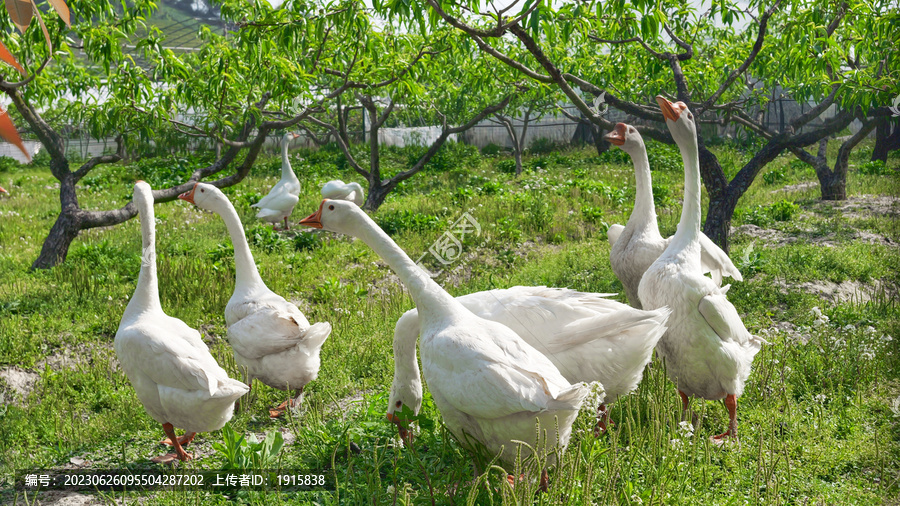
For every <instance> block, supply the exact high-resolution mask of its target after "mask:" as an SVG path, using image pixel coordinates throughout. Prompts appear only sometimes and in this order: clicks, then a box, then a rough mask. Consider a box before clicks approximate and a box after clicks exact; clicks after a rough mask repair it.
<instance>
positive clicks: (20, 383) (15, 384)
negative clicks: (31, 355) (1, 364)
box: [0, 367, 41, 399]
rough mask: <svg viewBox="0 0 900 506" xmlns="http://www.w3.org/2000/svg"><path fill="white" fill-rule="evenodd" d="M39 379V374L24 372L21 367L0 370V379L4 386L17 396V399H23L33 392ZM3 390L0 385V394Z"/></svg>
mask: <svg viewBox="0 0 900 506" xmlns="http://www.w3.org/2000/svg"><path fill="white" fill-rule="evenodd" d="M40 378H41V376H40V374H37V373H34V372H30V371H26V370H25V369H22V368H21V367H5V368H3V369H0V379H2V380H3V382H4V383H5V384H6V387H7V388H8V389H9V390H11V391H12V392H14V393H15V394H16V395H18V397H19V398H21V399H25V398H26V397H28V394H30V393H31V391H32V390H34V384H35V383H37V380H39V379H40ZM2 390H4V388H3V386H2V385H0V392H2Z"/></svg>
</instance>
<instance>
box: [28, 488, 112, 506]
mask: <svg viewBox="0 0 900 506" xmlns="http://www.w3.org/2000/svg"><path fill="white" fill-rule="evenodd" d="M29 495H30V494H29ZM34 499H35V497H34V496H30V497H29V498H28V502H25V500H24V498H22V503H21V504H36V505H40V506H95V505H102V504H105V503H104V502H102V501H100V500H99V499H97V498H96V497H94V496H91V495H85V494H79V493H78V492H72V491H68V490H45V491H42V492H40V494H38V495H37V502H35V503H32V502H31V501H32V500H34Z"/></svg>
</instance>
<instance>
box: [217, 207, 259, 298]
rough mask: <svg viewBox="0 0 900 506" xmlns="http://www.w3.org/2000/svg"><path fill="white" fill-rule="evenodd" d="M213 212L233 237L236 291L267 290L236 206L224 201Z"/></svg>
mask: <svg viewBox="0 0 900 506" xmlns="http://www.w3.org/2000/svg"><path fill="white" fill-rule="evenodd" d="M212 210H213V211H215V213H216V214H218V215H219V216H221V217H222V221H224V222H225V228H227V229H228V235H230V236H231V244H232V245H233V246H234V277H235V283H234V284H235V287H234V288H235V291H237V290H248V289H252V288H257V287H262V288H265V287H266V284H265V282H264V281H263V280H262V277H260V275H259V269H257V268H256V262H254V261H253V253H252V252H251V251H250V245H249V244H247V236H246V235H244V227H243V226H242V225H241V219H240V217H238V213H237V211H235V210H234V206H233V205H232V204H231V202H229V201H228V199H223V200H221V201H218V202H216V205H215V207H214V208H213V209H212Z"/></svg>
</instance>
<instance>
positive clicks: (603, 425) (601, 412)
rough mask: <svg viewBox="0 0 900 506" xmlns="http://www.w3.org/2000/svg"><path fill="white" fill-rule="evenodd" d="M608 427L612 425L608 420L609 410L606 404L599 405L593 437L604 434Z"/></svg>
mask: <svg viewBox="0 0 900 506" xmlns="http://www.w3.org/2000/svg"><path fill="white" fill-rule="evenodd" d="M610 425H612V420H610V419H609V409H608V408H607V407H606V403H600V405H599V406H597V425H595V426H594V437H600V435H601V434H605V433H606V429H607V428H608V426H610Z"/></svg>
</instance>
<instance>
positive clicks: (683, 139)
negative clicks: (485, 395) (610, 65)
mask: <svg viewBox="0 0 900 506" xmlns="http://www.w3.org/2000/svg"><path fill="white" fill-rule="evenodd" d="M656 101H657V102H658V103H659V106H660V108H661V109H662V112H663V116H665V119H666V126H667V127H669V131H670V132H671V133H672V137H673V138H674V139H675V142H676V143H678V147H679V148H680V149H681V156H682V158H683V159H684V179H685V181H684V207H683V209H682V212H681V221H680V222H679V223H678V231H677V232H675V235H674V236H673V238H672V241H671V242H670V243H669V246H668V247H667V248H666V250H665V252H663V254H662V255H661V256H660V257H659V258H658V259H656V261H655V262H653V265H651V266H650V268H649V269H647V272H646V273H645V274H644V277H643V279H642V280H641V283H640V286H639V287H638V296H639V297H640V299H641V301H642V302H643V303H644V307H647V308H654V307H662V306H663V305H668V306H669V307H671V308H672V317H671V318H670V319H669V324H668V325H669V329H668V330H667V331H666V333H665V335H663V338H662V339H660V341H659V344H657V346H656V349H657V351H658V353H659V356H660V358H661V359H663V360H665V363H666V370H667V372H668V375H669V378H670V379H671V380H672V381H673V382H675V384H676V385H677V386H678V393H679V394H681V399H682V402H683V405H682V406H683V409H684V410H685V411H686V410H687V407H688V396H697V397H702V398H704V399H711V400H712V399H722V398H724V399H725V407H726V408H727V409H728V416H729V423H728V430H727V431H725V432H724V433H723V434H720V435H718V436H714V439H716V440H721V439H723V438H725V437H729V436H730V437H736V436H737V397H738V396H739V395H741V393H743V391H744V382H745V381H747V377H748V376H749V375H750V366H751V364H752V362H753V357H754V356H755V355H756V353H757V352H759V349H760V347H761V345H762V344H764V343H765V341H764V340H762V339H760V338H758V337H755V336H753V335H751V334H750V332H748V331H747V328H746V327H745V326H744V323H743V322H742V321H741V317H740V316H739V315H738V312H737V310H736V309H735V308H734V306H733V305H732V304H731V303H730V302H728V299H727V298H726V297H725V290H724V289H722V288H719V287H717V286H716V284H715V283H714V282H713V280H711V279H709V278H707V277H706V276H704V275H703V272H702V268H701V264H700V162H699V154H698V150H697V130H696V126H695V124H694V116H693V114H691V112H690V111H689V110H688V108H687V105H685V104H684V103H683V102H678V103H677V104H672V103H671V102H669V101H668V100H666V99H665V98H663V97H656Z"/></svg>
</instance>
